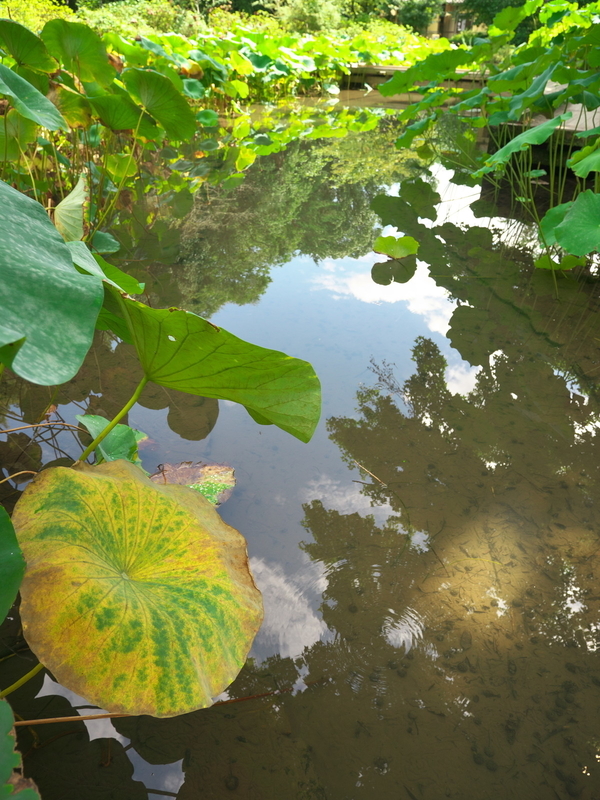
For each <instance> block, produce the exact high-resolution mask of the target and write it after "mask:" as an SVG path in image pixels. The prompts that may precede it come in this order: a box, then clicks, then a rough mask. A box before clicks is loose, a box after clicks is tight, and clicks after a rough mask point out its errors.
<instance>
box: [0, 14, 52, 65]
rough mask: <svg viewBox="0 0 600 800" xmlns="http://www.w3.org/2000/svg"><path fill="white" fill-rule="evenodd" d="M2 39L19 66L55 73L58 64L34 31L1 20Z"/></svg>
mask: <svg viewBox="0 0 600 800" xmlns="http://www.w3.org/2000/svg"><path fill="white" fill-rule="evenodd" d="M0 39H1V40H2V43H3V45H4V47H5V48H6V49H7V50H8V52H9V53H10V54H11V56H12V57H13V58H14V59H15V61H16V62H17V64H22V65H25V66H27V67H31V68H32V69H38V70H41V71H42V72H54V71H55V70H56V69H58V64H57V63H56V61H55V60H54V59H53V58H52V56H51V55H50V53H49V52H48V51H47V50H46V45H45V44H44V43H43V42H42V40H41V39H40V37H39V36H36V35H35V33H33V31H30V30H29V28H26V27H25V26H24V25H21V24H20V23H19V22H15V21H14V20H12V19H0Z"/></svg>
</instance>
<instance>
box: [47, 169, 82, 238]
mask: <svg viewBox="0 0 600 800" xmlns="http://www.w3.org/2000/svg"><path fill="white" fill-rule="evenodd" d="M89 200H90V198H89V189H88V179H87V177H86V175H83V174H82V175H80V176H79V180H78V181H77V184H76V186H75V188H74V189H73V191H72V192H69V194H68V195H67V196H66V197H65V198H64V200H61V201H60V203H59V204H58V205H57V206H56V208H55V209H54V224H55V225H56V227H57V229H58V230H59V231H60V232H61V233H62V235H63V239H64V240H65V242H76V241H79V240H80V239H83V236H84V233H85V231H84V228H83V209H84V206H85V205H86V204H87V203H89Z"/></svg>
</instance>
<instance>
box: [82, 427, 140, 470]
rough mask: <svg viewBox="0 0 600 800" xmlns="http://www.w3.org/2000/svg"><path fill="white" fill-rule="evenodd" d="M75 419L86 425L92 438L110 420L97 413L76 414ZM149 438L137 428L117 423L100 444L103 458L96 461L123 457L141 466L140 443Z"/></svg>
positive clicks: (116, 459) (99, 451) (100, 452)
mask: <svg viewBox="0 0 600 800" xmlns="http://www.w3.org/2000/svg"><path fill="white" fill-rule="evenodd" d="M75 419H76V420H77V421H78V422H80V423H81V424H82V425H83V426H84V428H85V429H86V430H87V431H88V433H89V434H90V435H91V437H92V439H95V438H96V437H97V436H99V435H100V434H101V433H102V431H103V430H104V428H106V426H107V425H108V424H109V422H110V420H108V419H106V418H105V417H99V416H98V415H96V414H76V415H75ZM147 438H148V437H147V436H146V434H145V433H142V431H138V430H136V429H135V428H130V427H129V425H115V427H114V428H113V429H112V431H111V432H110V433H109V434H108V435H107V436H106V437H105V438H104V439H103V440H102V441H101V442H100V444H99V445H98V448H97V451H98V453H99V455H100V456H101V459H99V460H98V461H97V462H96V463H101V461H102V460H103V461H118V459H120V458H123V459H125V460H126V461H131V462H132V464H137V465H138V466H141V461H140V459H139V458H138V444H139V443H140V442H141V441H142V440H143V439H147Z"/></svg>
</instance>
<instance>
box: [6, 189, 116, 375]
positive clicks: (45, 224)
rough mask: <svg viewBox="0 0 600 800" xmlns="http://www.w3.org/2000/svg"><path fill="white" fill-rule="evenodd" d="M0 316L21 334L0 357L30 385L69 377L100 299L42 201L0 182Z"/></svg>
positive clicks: (86, 344) (97, 286)
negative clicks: (77, 267) (18, 346)
mask: <svg viewBox="0 0 600 800" xmlns="http://www.w3.org/2000/svg"><path fill="white" fill-rule="evenodd" d="M0 241H2V247H1V248H0V320H2V322H1V324H2V326H3V327H5V328H7V329H9V330H12V331H13V332H15V334H18V335H19V338H20V339H22V338H25V342H24V343H23V344H22V345H21V347H20V348H17V347H16V346H15V347H14V348H12V349H11V348H10V345H7V347H4V348H2V350H1V351H0V360H1V361H2V363H3V364H6V366H8V367H10V368H11V369H12V370H13V371H14V372H16V373H17V375H20V376H21V377H22V378H25V379H26V380H29V381H31V382H32V383H38V384H42V385H44V386H46V385H55V384H59V383H64V382H65V381H68V380H70V379H71V378H72V377H73V376H74V375H75V373H76V372H77V370H78V369H79V367H80V366H81V363H82V362H83V359H84V358H85V354H86V353H87V351H88V350H89V348H90V346H91V343H92V337H93V335H94V325H95V322H96V317H97V316H98V312H99V310H100V306H101V304H102V298H103V290H102V281H100V280H99V279H98V278H97V277H94V276H91V275H81V274H79V273H78V272H77V270H76V269H75V267H74V266H73V261H72V259H71V254H70V252H69V250H68V249H67V246H66V245H65V243H64V241H63V239H62V237H61V235H60V234H59V233H58V231H57V230H56V228H55V227H54V225H52V223H51V222H50V220H49V219H48V215H47V214H46V212H45V211H44V208H43V206H41V205H40V204H39V203H36V202H35V200H32V199H31V198H29V197H26V196H25V195H24V194H21V193H20V192H17V191H16V190H15V189H13V188H12V187H10V186H9V185H8V184H6V183H4V182H2V181H0Z"/></svg>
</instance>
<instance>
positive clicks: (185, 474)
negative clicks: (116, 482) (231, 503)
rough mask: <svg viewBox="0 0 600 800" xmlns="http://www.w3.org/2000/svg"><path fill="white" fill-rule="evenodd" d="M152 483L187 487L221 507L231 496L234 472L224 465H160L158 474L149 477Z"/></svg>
mask: <svg viewBox="0 0 600 800" xmlns="http://www.w3.org/2000/svg"><path fill="white" fill-rule="evenodd" d="M150 480H151V481H153V482H154V483H162V484H164V483H177V484H179V485H182V486H189V488H190V489H194V490H195V491H197V492H200V494H201V495H202V496H203V497H205V498H206V499H207V500H208V501H209V503H212V504H213V505H214V506H218V505H221V504H222V503H224V502H225V501H226V500H228V499H229V498H230V496H231V492H232V491H233V488H234V486H235V477H234V470H233V469H232V467H228V466H226V465H225V464H203V463H201V462H199V463H198V464H194V462H193V461H181V462H180V463H179V464H161V465H160V466H159V468H158V472H156V473H155V474H154V475H151V476H150Z"/></svg>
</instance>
